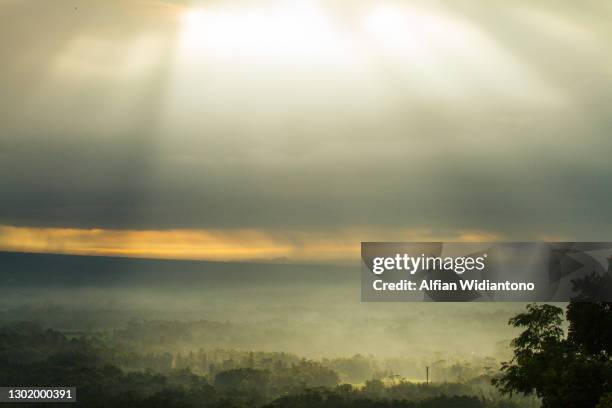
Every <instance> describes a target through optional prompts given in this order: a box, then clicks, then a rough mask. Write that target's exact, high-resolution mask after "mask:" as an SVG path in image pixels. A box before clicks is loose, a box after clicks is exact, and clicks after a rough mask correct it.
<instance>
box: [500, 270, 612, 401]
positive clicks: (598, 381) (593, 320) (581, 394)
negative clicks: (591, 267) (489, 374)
mask: <svg viewBox="0 0 612 408" xmlns="http://www.w3.org/2000/svg"><path fill="white" fill-rule="evenodd" d="M595 278H597V277H595V276H592V277H590V278H585V279H586V280H582V281H576V282H574V285H575V287H576V288H579V289H581V290H583V293H585V292H586V291H587V290H588V288H589V287H594V286H593V282H594V280H593V279H595ZM599 284H601V282H599V281H598V282H596V283H595V287H597V285H599ZM581 285H582V286H581ZM584 300H585V298H581V299H576V300H573V301H572V302H570V304H569V306H568V308H567V313H566V318H567V320H568V322H569V330H568V336H567V337H565V336H564V333H563V329H562V322H563V319H562V317H563V310H562V309H561V308H559V307H556V306H553V305H536V304H530V305H528V306H527V311H526V312H525V313H520V314H518V315H516V316H514V317H513V318H512V319H510V321H509V324H510V325H512V326H514V327H521V328H524V331H523V332H522V333H521V334H520V335H519V336H518V337H517V338H515V339H514V340H513V341H512V343H511V345H512V346H513V347H514V357H513V358H512V360H510V361H509V362H504V363H502V367H501V375H500V376H499V377H497V378H495V379H493V384H494V385H495V386H496V387H498V388H499V389H500V391H501V392H502V393H504V394H510V395H512V394H513V393H522V394H525V395H528V394H533V393H535V394H536V395H537V396H538V397H540V398H541V399H542V406H543V407H544V408H549V407H555V408H557V407H572V408H583V407H584V408H592V407H595V406H596V405H597V404H598V403H599V404H600V405H601V406H602V407H604V406H607V405H602V404H607V403H608V402H607V400H600V399H601V398H602V395H604V394H605V393H609V392H611V391H612V365H611V361H610V351H611V348H610V344H611V343H610V339H611V338H612V324H611V322H612V308H611V304H610V303H605V302H585V301H584Z"/></svg>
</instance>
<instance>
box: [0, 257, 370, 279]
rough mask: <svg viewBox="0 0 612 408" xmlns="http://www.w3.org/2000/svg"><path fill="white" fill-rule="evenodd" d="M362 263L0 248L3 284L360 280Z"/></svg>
mask: <svg viewBox="0 0 612 408" xmlns="http://www.w3.org/2000/svg"><path fill="white" fill-rule="evenodd" d="M359 276H360V275H359V268H358V266H354V267H348V266H346V267H345V266H333V265H323V266H321V265H305V264H278V263H253V262H252V263H247V262H245V263H241V262H210V261H190V260H166V259H163V260H162V259H140V258H122V257H105V256H82V255H60V254H35V253H19V252H1V251H0V285H2V286H3V287H5V288H6V287H21V286H44V287H47V286H50V287H53V286H58V287H59V286H62V287H75V286H76V287H81V286H82V287H88V286H93V287H104V286H111V287H112V286H122V287H126V286H131V285H134V286H151V287H156V286H164V287H173V286H176V287H184V286H186V285H188V286H190V287H193V286H195V287H198V286H202V287H224V286H233V287H236V286H240V285H249V284H266V285H291V284H301V285H304V284H325V285H329V284H342V283H349V282H351V283H357V282H358V280H359Z"/></svg>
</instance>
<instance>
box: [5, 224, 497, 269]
mask: <svg viewBox="0 0 612 408" xmlns="http://www.w3.org/2000/svg"><path fill="white" fill-rule="evenodd" d="M499 239H500V236H499V235H497V234H493V233H487V232H478V231H465V232H459V233H456V234H449V235H447V236H440V235H438V236H435V235H433V234H432V233H431V231H427V230H404V231H397V230H394V231H393V232H390V231H384V230H376V231H371V230H370V231H366V230H357V229H350V230H342V231H337V232H321V231H315V232H305V231H293V232H287V231H268V230H255V229H240V230H211V229H176V230H110V229H79V228H40V227H15V226H6V225H5V226H1V225H0V250H3V251H16V252H36V253H59V254H73V255H100V256H124V257H135V258H161V259H192V260H212V261H288V262H334V263H335V262H341V263H344V262H350V261H355V260H358V259H359V251H360V242H361V241H367V240H369V241H374V240H395V241H402V240H403V241H472V242H478V241H494V240H499Z"/></svg>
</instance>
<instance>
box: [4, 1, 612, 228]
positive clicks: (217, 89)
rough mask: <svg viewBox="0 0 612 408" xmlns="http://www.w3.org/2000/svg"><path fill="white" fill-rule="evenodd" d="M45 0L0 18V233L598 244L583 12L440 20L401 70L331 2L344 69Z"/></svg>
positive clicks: (592, 87) (604, 140) (485, 6)
mask: <svg viewBox="0 0 612 408" xmlns="http://www.w3.org/2000/svg"><path fill="white" fill-rule="evenodd" d="M59 4H60V3H55V2H54V3H53V5H51V4H50V3H45V4H44V5H43V4H42V3H40V2H36V3H34V2H31V3H30V2H9V3H7V6H3V7H4V10H3V11H2V14H3V17H2V18H3V20H4V21H8V24H3V25H2V28H0V34H2V35H1V36H0V38H2V43H1V45H2V48H1V50H0V52H1V55H0V58H1V59H2V61H5V62H6V63H5V64H4V65H5V66H6V67H5V68H6V69H3V70H2V71H0V84H2V86H3V89H4V90H3V92H2V95H1V96H0V118H1V119H2V125H1V128H0V185H2V200H0V224H9V225H24V226H69V227H87V228H90V227H98V228H119V229H122V228H130V229H138V228H147V229H167V228H221V229H223V228H264V229H283V228H293V229H300V228H302V229H310V228H330V229H334V228H345V227H350V226H355V225H358V226H377V227H394V226H398V227H401V228H423V227H425V228H430V229H453V228H455V229H458V230H465V229H478V230H490V231H497V232H501V233H503V234H505V235H510V236H516V237H521V236H523V237H524V236H532V235H546V234H548V235H551V236H552V235H562V236H565V237H568V238H575V239H579V238H582V239H605V238H606V235H605V234H606V230H609V227H610V221H609V220H611V219H612V210H611V208H612V207H611V206H610V205H609V202H610V200H611V199H612V190H610V188H609V186H608V184H609V180H610V176H611V174H610V173H611V172H612V170H611V169H612V166H611V165H610V160H609V157H610V153H609V152H610V151H612V142H611V140H612V139H611V138H610V133H611V130H612V126H611V125H612V123H611V122H612V119H611V113H612V100H611V99H610V95H612V93H610V90H611V87H612V72H611V71H610V69H609V67H610V66H612V58H611V57H610V56H609V53H606V52H605V50H606V49H607V45H608V43H609V39H610V36H611V31H610V29H609V28H608V26H607V25H606V24H605V21H606V18H605V17H608V18H609V17H612V11H611V10H610V7H609V6H607V5H606V4H605V3H604V2H591V3H588V4H585V5H583V6H582V7H581V9H580V10H575V8H574V7H573V6H572V5H571V4H570V3H565V4H562V3H557V2H555V3H542V4H539V5H538V6H532V5H531V4H530V3H527V2H525V3H522V2H518V3H514V4H513V5H512V6H510V5H507V4H502V3H499V4H497V5H493V4H491V3H484V2H461V3H456V2H454V3H453V4H448V5H444V4H442V5H440V6H438V8H436V9H432V10H431V12H430V15H431V16H434V17H435V16H436V15H437V14H442V15H444V16H446V17H445V19H444V20H441V21H442V22H448V21H450V22H454V23H456V25H457V27H454V26H453V25H450V26H446V25H443V26H444V27H443V28H439V27H437V26H435V27H434V28H435V29H436V30H438V29H439V30H440V32H435V33H434V34H435V35H438V36H441V37H442V43H438V44H437V45H438V46H439V47H438V48H435V49H434V48H431V49H429V48H425V49H422V48H420V47H419V45H418V44H417V46H416V51H414V52H415V55H413V56H409V57H410V58H415V59H413V60H411V59H410V58H408V60H404V59H402V58H401V57H396V56H393V55H392V56H389V55H387V54H385V51H384V50H383V51H381V50H380V49H379V48H377V46H376V45H375V44H374V45H372V44H370V43H369V42H368V41H369V40H366V39H364V38H365V37H364V36H365V34H363V33H360V32H359V30H358V21H357V20H358V18H357V17H355V16H354V15H355V14H357V13H355V12H354V11H355V10H357V9H359V10H366V11H367V10H369V8H368V6H367V4H366V3H364V4H362V5H359V6H357V5H355V6H352V5H348V4H347V5H336V6H333V7H331V6H330V8H331V9H332V11H330V14H331V15H334V16H339V15H345V16H346V15H349V16H351V17H350V18H349V17H346V18H345V19H344V20H343V22H342V25H343V26H345V25H348V26H350V27H351V30H353V31H352V33H353V34H351V38H352V41H353V42H352V45H351V47H352V48H351V50H352V51H351V52H352V53H353V54H351V55H357V57H351V58H349V60H348V62H347V61H344V60H342V59H341V57H340V56H338V55H334V56H333V57H328V56H327V55H323V56H320V55H319V56H316V57H317V58H318V59H319V60H317V61H314V60H312V61H311V60H308V61H306V62H305V61H304V60H301V59H299V58H301V56H298V57H295V58H294V59H291V60H289V61H286V60H283V59H282V58H285V57H283V56H281V57H278V56H277V55H272V56H270V55H269V54H264V56H263V57H262V56H258V55H255V56H253V55H252V54H249V55H247V56H246V57H243V58H242V59H240V58H238V57H236V58H234V57H233V56H232V57H231V58H227V57H223V56H222V57H218V58H216V59H215V58H209V59H207V58H205V57H201V56H197V55H195V56H194V55H192V54H193V53H194V52H192V53H190V52H189V49H187V51H186V48H185V47H186V45H185V44H186V43H187V42H188V41H187V40H189V39H186V38H185V33H184V27H181V24H182V23H181V20H180V18H179V17H177V16H179V15H180V12H181V11H180V7H179V6H174V5H172V3H161V2H128V3H123V2H117V3H112V2H111V3H105V2H99V3H96V2H88V3H82V5H80V6H79V11H75V10H73V8H72V6H70V7H67V6H68V3H63V5H64V6H66V10H63V9H62V8H61V6H60V5H59ZM168 4H170V6H168ZM389 4H391V3H389ZM415 4H418V3H415ZM152 5H155V7H153V6H152ZM391 6H392V7H393V4H391ZM164 7H168V8H167V9H166V8H164ZM174 7H179V8H178V9H175V8H174ZM262 7H263V6H262ZM419 7H423V6H422V5H419ZM370 8H371V7H370ZM177 10H178V11H177ZM342 11H346V13H344V14H343V13H342ZM70 13H72V14H70ZM74 13H82V15H81V16H79V17H76V18H75V16H74ZM449 16H450V17H449ZM334 18H335V17H334ZM449 18H450V20H449ZM349 20H350V21H349ZM353 20H355V21H353ZM347 21H348V22H347ZM454 23H453V24H454ZM465 27H468V28H467V29H466V28H465ZM444 30H446V31H444ZM453 30H454V31H453ZM355 33H357V34H355ZM465 33H467V34H465ZM463 34H465V36H464V37H461V35H463ZM428 35H429V34H428ZM447 37H448V38H449V39H450V38H458V40H457V41H454V42H453V43H452V44H450V45H449V47H448V49H445V48H444V40H445V39H446V38H447ZM462 39H463V40H465V41H466V43H465V44H462V42H461V40H462ZM440 47H442V48H440ZM462 47H463V48H462ZM236 52H237V53H238V51H236ZM417 53H418V54H417ZM198 58H199V59H198ZM259 58H262V60H261V61H260V60H259ZM292 58H293V57H292ZM313 58H314V57H313ZM326 58H327V59H329V60H330V61H331V62H330V61H328V60H327V59H326ZM321 60H322V61H323V62H321ZM415 61H416V62H415ZM328 62H329V63H328Z"/></svg>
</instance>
